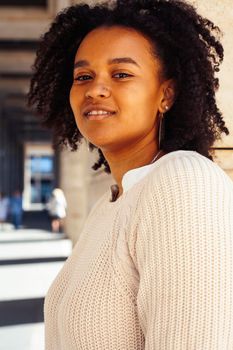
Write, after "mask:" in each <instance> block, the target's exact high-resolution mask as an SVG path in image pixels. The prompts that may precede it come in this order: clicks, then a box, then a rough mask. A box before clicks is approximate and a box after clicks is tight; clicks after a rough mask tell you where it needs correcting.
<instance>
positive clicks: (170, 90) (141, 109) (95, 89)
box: [70, 26, 175, 194]
mask: <svg viewBox="0 0 233 350" xmlns="http://www.w3.org/2000/svg"><path fill="white" fill-rule="evenodd" d="M109 43H111V44H109ZM122 57H123V58H125V57H127V58H130V59H132V60H133V61H134V62H135V63H130V62H119V60H118V61H114V62H113V61H111V60H113V59H115V58H122ZM80 61H86V62H80ZM174 95H175V92H174V82H173V81H172V80H164V79H163V78H162V64H161V62H160V61H159V60H158V59H156V58H155V57H154V56H153V54H152V46H151V44H150V42H149V41H148V40H147V39H146V38H145V37H144V36H143V35H142V34H141V33H139V32H137V31H135V30H134V29H129V28H124V27H120V26H114V27H110V28H107V27H101V28H97V29H95V30H93V31H92V32H90V33H89V34H88V35H87V36H86V37H85V38H84V40H83V41H82V43H81V45H80V47H79V48H78V51H77V53H76V57H75V66H74V81H73V85H72V88H71V91H70V104H71V108H72V110H73V113H74V116H75V120H76V123H77V126H78V128H79V130H80V132H81V133H82V135H83V136H84V137H85V138H86V139H87V140H88V141H90V142H91V143H92V144H94V145H95V146H97V147H98V148H100V149H101V150H102V152H103V154H104V157H105V158H106V159H107V161H108V164H109V166H110V169H111V173H112V175H113V177H114V179H115V180H116V182H117V184H118V186H119V189H120V193H119V194H121V193H122V184H121V182H122V177H123V175H124V174H125V173H126V172H127V171H128V170H131V169H134V168H138V167H141V166H143V165H146V164H149V163H150V162H151V160H152V159H153V158H154V156H155V155H156V154H157V152H158V151H159V146H158V125H159V115H160V113H164V112H165V111H166V106H168V107H169V108H170V107H171V105H172V103H173V100H174ZM96 109H101V110H107V111H110V112H114V114H109V115H107V116H105V117H102V119H101V120H92V119H93V118H95V116H94V117H93V116H92V117H87V116H86V115H85V113H86V112H87V111H90V110H96ZM91 118H92V119H91ZM97 118H99V117H97ZM100 118H101V117H100ZM161 156H162V154H161Z"/></svg>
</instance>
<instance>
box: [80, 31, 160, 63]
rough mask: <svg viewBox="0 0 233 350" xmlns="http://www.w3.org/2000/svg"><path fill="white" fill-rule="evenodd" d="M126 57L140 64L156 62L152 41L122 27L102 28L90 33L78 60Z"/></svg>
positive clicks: (83, 42)
mask: <svg viewBox="0 0 233 350" xmlns="http://www.w3.org/2000/svg"><path fill="white" fill-rule="evenodd" d="M124 56H127V57H129V56H130V57H131V58H133V59H135V60H137V62H138V63H139V64H140V63H143V62H146V63H148V62H149V61H151V64H153V63H154V61H155V57H154V56H153V49H152V44H151V43H150V41H149V40H148V39H147V38H145V37H144V36H143V35H142V34H141V33H140V32H138V31H136V30H134V29H131V28H125V27H120V26H114V27H100V28H97V29H95V30H93V31H91V32H90V33H88V34H87V36H86V37H85V38H84V39H83V41H82V42H81V44H80V46H79V48H78V50H77V53H76V60H77V59H88V60H91V59H92V60H94V59H97V58H101V59H103V60H104V59H106V60H109V59H111V58H115V57H124Z"/></svg>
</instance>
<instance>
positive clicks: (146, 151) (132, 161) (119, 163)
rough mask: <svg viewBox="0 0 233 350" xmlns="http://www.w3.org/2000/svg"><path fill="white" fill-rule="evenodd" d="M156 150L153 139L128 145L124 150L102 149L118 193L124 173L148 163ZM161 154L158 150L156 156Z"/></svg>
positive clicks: (121, 189)
mask: <svg viewBox="0 0 233 350" xmlns="http://www.w3.org/2000/svg"><path fill="white" fill-rule="evenodd" d="M158 152H159V148H158V145H157V142H155V140H153V141H152V142H150V143H148V144H146V145H143V146H142V145H138V147H135V146H134V147H132V148H129V147H128V148H127V149H126V150H125V149H121V150H118V151H114V152H110V151H103V154H104V157H105V158H106V160H107V161H108V164H109V166H110V169H111V173H112V176H113V178H114V180H115V181H116V184H117V185H118V188H119V195H121V194H122V192H123V188H122V178H123V176H124V174H125V173H126V172H127V171H129V170H132V169H135V168H139V167H142V166H144V165H147V164H150V163H151V162H152V160H153V159H154V157H155V156H156V155H157V154H158ZM162 155H163V152H160V153H159V154H158V158H160V157H161V156H162Z"/></svg>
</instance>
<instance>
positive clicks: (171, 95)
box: [158, 79, 176, 113]
mask: <svg viewBox="0 0 233 350" xmlns="http://www.w3.org/2000/svg"><path fill="white" fill-rule="evenodd" d="M175 97H176V84H175V81H174V80H173V79H169V80H166V81H164V82H163V84H162V94H161V99H160V103H159V108H158V109H159V112H160V113H165V112H167V111H168V110H169V109H171V107H172V105H173V103H174V101H175Z"/></svg>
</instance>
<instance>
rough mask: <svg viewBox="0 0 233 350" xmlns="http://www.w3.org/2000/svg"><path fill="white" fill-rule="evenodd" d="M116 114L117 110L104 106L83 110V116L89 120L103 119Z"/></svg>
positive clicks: (93, 106)
mask: <svg viewBox="0 0 233 350" xmlns="http://www.w3.org/2000/svg"><path fill="white" fill-rule="evenodd" d="M114 114H116V111H115V110H113V109H112V108H110V107H107V106H102V105H89V106H87V107H85V108H84V109H83V115H84V116H85V117H87V118H88V119H95V118H97V119H103V118H106V117H110V116H112V115H114Z"/></svg>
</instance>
